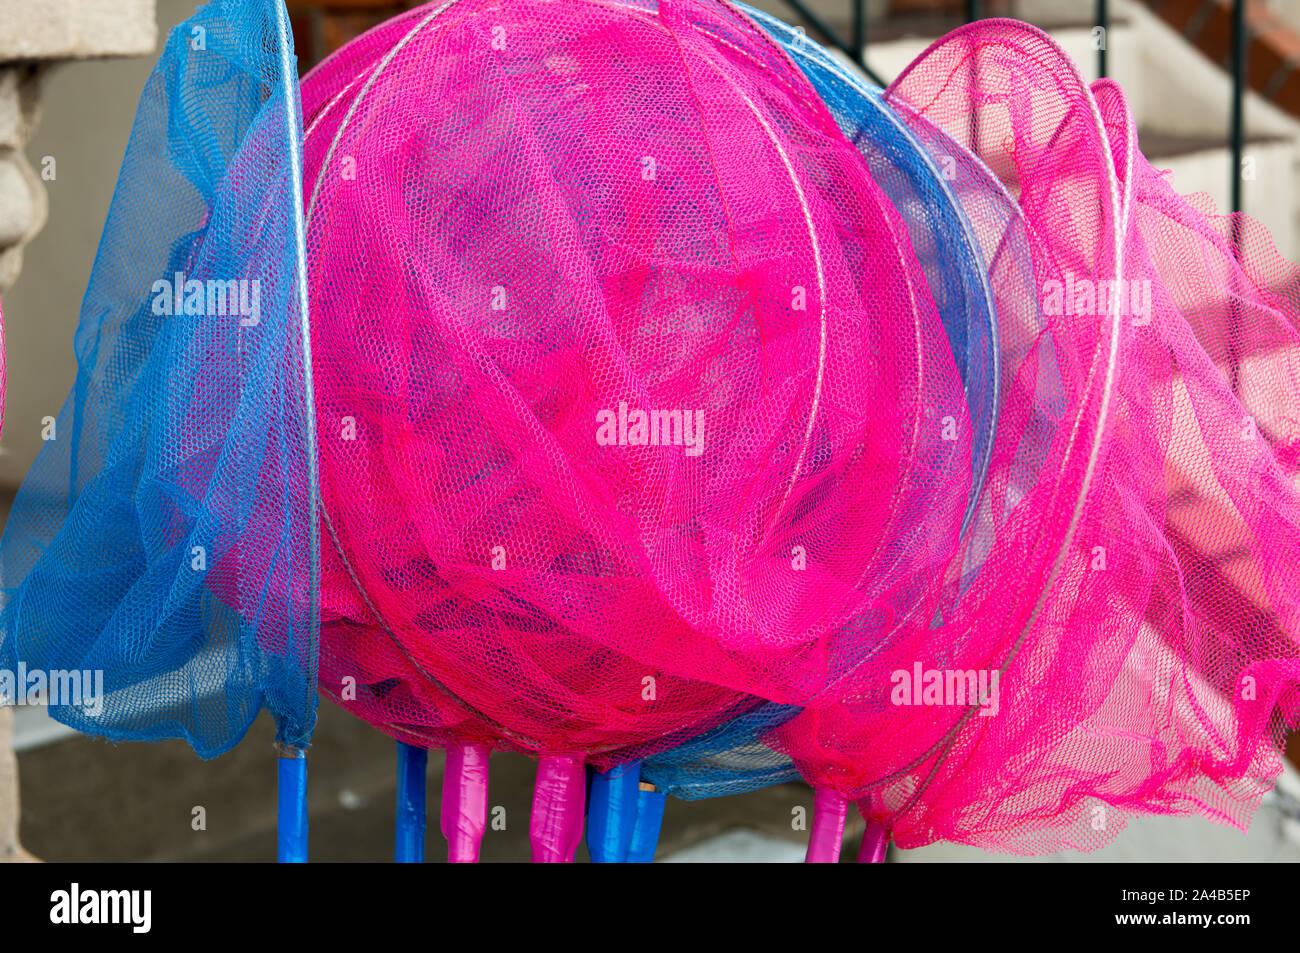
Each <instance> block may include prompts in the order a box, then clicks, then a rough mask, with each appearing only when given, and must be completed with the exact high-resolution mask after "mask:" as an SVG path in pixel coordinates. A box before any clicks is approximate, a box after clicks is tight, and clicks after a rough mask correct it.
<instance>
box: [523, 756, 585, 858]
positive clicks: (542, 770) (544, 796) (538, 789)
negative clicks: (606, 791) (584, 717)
mask: <svg viewBox="0 0 1300 953" xmlns="http://www.w3.org/2000/svg"><path fill="white" fill-rule="evenodd" d="M586 799H587V775H586V771H585V769H584V768H583V761H582V758H581V757H579V756H578V755H571V754H557V755H547V756H546V757H544V758H542V759H541V760H540V761H538V762H537V784H536V786H535V787H534V788H533V815H532V818H531V820H530V821H529V824H528V839H529V841H530V842H531V844H532V846H533V863H535V864H571V863H573V855H574V854H576V853H577V851H578V844H579V843H580V842H581V841H582V820H583V818H582V810H583V807H584V806H585V803H586Z"/></svg>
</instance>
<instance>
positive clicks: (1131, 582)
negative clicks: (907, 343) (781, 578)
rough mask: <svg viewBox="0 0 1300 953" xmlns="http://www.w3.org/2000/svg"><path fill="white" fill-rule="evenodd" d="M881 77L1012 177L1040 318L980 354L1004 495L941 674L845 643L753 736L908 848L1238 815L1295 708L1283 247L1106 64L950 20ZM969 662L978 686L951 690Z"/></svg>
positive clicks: (1291, 303) (1268, 774) (1041, 39)
mask: <svg viewBox="0 0 1300 953" xmlns="http://www.w3.org/2000/svg"><path fill="white" fill-rule="evenodd" d="M886 98H887V101H888V102H889V103H890V104H891V105H892V106H894V107H895V108H896V109H897V110H898V111H899V113H900V115H902V116H903V117H904V118H905V119H907V121H909V123H912V124H913V125H914V126H916V127H918V128H919V127H921V126H924V125H932V126H934V127H938V128H941V129H943V130H945V131H946V132H947V133H948V134H949V135H950V136H951V137H952V138H953V139H954V140H956V141H957V142H958V143H961V144H962V145H963V146H965V147H966V148H967V149H968V150H969V151H970V152H972V153H974V154H976V155H978V156H979V157H980V159H981V160H982V161H983V162H984V163H985V164H986V165H987V166H988V167H989V168H990V169H991V170H993V171H994V172H995V173H996V174H997V175H998V176H999V178H1000V179H1001V180H1002V181H1003V183H1004V184H1005V185H1006V188H1007V190H1008V193H1009V194H1010V195H1012V196H1014V197H1015V199H1016V201H1017V203H1018V205H1019V207H1020V209H1021V211H1022V212H1023V214H1024V218H1025V220H1026V223H1027V225H1028V238H1029V241H1030V244H1031V255H1030V259H1029V260H1030V261H1031V262H1032V265H1033V270H1034V281H1035V286H1036V290H1037V294H1038V296H1039V302H1040V304H1041V309H1040V313H1041V316H1042V320H1043V322H1044V324H1045V328H1044V332H1043V333H1041V334H1039V335H1036V336H1035V337H1033V338H1026V344H1027V345H1028V347H1027V348H1011V349H1010V350H1004V355H1003V357H1004V362H1003V366H1004V374H1003V380H1004V385H1005V386H1004V389H1003V403H1002V414H1001V419H1000V421H999V431H998V436H997V444H998V446H997V447H995V450H994V454H993V462H992V466H991V467H990V477H989V481H988V485H987V486H988V489H986V494H989V493H991V494H993V496H992V497H991V503H992V504H993V505H994V506H995V507H996V508H997V509H998V510H1005V511H1006V513H1007V518H1006V520H1005V522H1004V523H1003V524H1002V525H1001V526H1000V527H996V531H995V532H994V533H993V534H992V537H991V538H990V539H989V540H987V541H986V543H985V545H987V546H989V547H990V548H989V552H988V555H987V556H986V557H985V558H984V559H983V561H982V563H981V565H980V568H979V572H978V573H977V574H976V576H975V578H974V581H973V583H972V585H971V587H970V588H969V589H968V590H967V591H966V592H965V593H964V594H963V596H962V599H961V601H960V602H959V604H958V606H957V607H956V610H955V611H954V613H953V614H952V615H951V616H949V617H948V618H946V619H945V620H944V622H943V625H942V626H941V627H939V629H937V630H936V631H937V632H938V633H939V635H940V642H939V644H931V645H925V646H921V647H920V648H921V651H919V652H918V653H917V655H916V658H915V660H914V663H913V664H916V665H917V667H918V668H923V669H926V670H931V669H933V670H935V671H937V672H939V673H941V677H942V678H943V685H944V687H942V688H940V689H938V690H936V692H935V694H934V697H933V699H932V700H929V701H927V700H925V699H924V698H923V699H922V703H921V704H919V705H918V704H906V703H900V701H899V696H898V695H897V694H894V693H893V692H894V690H895V689H896V688H897V685H898V682H897V681H896V680H893V679H892V678H891V676H892V675H894V674H895V673H892V672H890V671H887V670H885V669H878V670H876V671H874V672H870V673H868V672H867V671H866V667H864V670H863V671H862V672H861V673H860V675H861V677H855V678H854V679H853V680H852V685H849V686H846V687H845V688H844V689H843V690H841V691H839V692H837V693H836V697H831V696H830V695H829V694H828V696H826V698H825V700H824V702H825V703H824V704H819V705H817V706H815V707H814V708H810V709H809V711H810V712H813V714H811V715H810V714H808V713H807V712H806V713H805V714H803V715H800V716H799V718H796V719H794V720H792V721H790V722H789V723H788V724H786V725H784V726H782V727H780V728H778V729H777V731H776V732H775V733H774V734H777V735H779V738H778V739H776V740H774V741H772V743H774V744H776V745H777V746H778V747H782V748H783V749H784V750H786V751H788V752H789V753H791V754H792V755H793V756H794V758H795V760H796V763H797V764H799V766H800V768H801V770H802V771H803V772H804V773H805V776H808V777H809V778H810V779H811V780H813V781H814V783H818V784H821V785H823V786H827V787H831V788H833V789H835V790H836V791H837V792H839V793H840V794H842V795H843V796H846V797H850V798H855V799H857V800H858V801H859V807H860V808H861V809H862V811H863V813H864V814H865V815H866V816H867V817H868V818H870V819H872V820H874V821H877V822H879V823H882V824H884V825H885V826H887V827H888V828H890V829H891V831H892V833H893V835H894V837H895V838H896V840H897V841H898V843H899V844H900V845H901V846H904V847H913V846H919V845H922V844H926V843H930V842H932V841H935V840H949V841H958V842H964V843H970V844H975V845H977V846H981V847H985V848H988V849H997V850H1004V851H1010V852H1016V853H1037V852H1044V851H1050V850H1059V849H1063V848H1074V849H1093V848H1096V847H1098V846H1101V845H1102V844H1104V843H1106V842H1108V841H1109V840H1110V839H1111V838H1113V837H1114V836H1115V835H1116V834H1117V833H1118V832H1119V831H1120V830H1122V829H1123V826H1124V821H1125V818H1126V817H1128V816H1131V815H1133V814H1137V813H1167V814H1186V813H1201V814H1203V815H1206V816H1208V817H1210V818H1212V819H1214V820H1217V821H1220V822H1229V823H1235V824H1237V825H1239V826H1244V825H1245V823H1246V822H1247V821H1248V819H1249V817H1250V815H1251V813H1252V811H1253V808H1254V806H1255V805H1257V803H1258V799H1259V797H1260V796H1261V795H1262V793H1263V792H1264V791H1265V790H1267V788H1268V786H1269V782H1270V780H1271V778H1272V777H1273V776H1274V775H1276V773H1277V772H1278V771H1279V770H1280V762H1279V757H1280V756H1279V754H1278V751H1277V747H1278V745H1279V744H1280V741H1281V736H1282V734H1283V733H1284V732H1285V731H1286V730H1287V729H1288V728H1294V727H1295V726H1296V724H1297V719H1298V718H1300V693H1298V690H1297V683H1300V662H1298V661H1297V655H1298V649H1297V641H1296V635H1297V627H1296V626H1297V615H1296V595H1297V593H1296V587H1297V583H1296V581H1295V579H1296V577H1295V573H1294V566H1295V560H1296V555H1297V545H1298V542H1300V541H1298V538H1297V529H1298V528H1300V520H1298V519H1297V515H1298V510H1297V504H1298V502H1300V501H1298V500H1297V496H1296V493H1297V489H1296V475H1297V474H1296V470H1297V459H1296V458H1297V449H1298V446H1300V445H1298V444H1297V438H1298V437H1300V434H1297V432H1296V424H1295V421H1296V420H1297V419H1300V417H1297V416H1296V408H1295V403H1296V401H1297V399H1298V396H1297V395H1300V391H1298V390H1297V388H1296V384H1297V378H1296V374H1297V370H1298V368H1297V364H1296V362H1297V359H1298V357H1297V355H1300V350H1298V349H1297V348H1296V343H1297V341H1296V334H1297V329H1296V320H1295V319H1296V310H1295V309H1296V300H1295V287H1296V284H1295V268H1294V266H1293V265H1290V264H1288V263H1285V262H1283V261H1282V260H1281V259H1280V258H1279V256H1278V255H1277V254H1276V251H1275V250H1274V249H1273V247H1272V245H1271V242H1270V241H1269V239H1268V236H1267V233H1266V232H1265V231H1264V230H1263V229H1262V228H1260V227H1259V226H1258V225H1257V224H1255V223H1253V222H1251V221H1250V220H1249V219H1247V218H1245V217H1244V216H1229V217H1220V216H1218V215H1217V214H1215V212H1214V210H1213V209H1212V208H1211V207H1210V206H1209V204H1208V203H1207V202H1205V201H1204V200H1203V199H1201V198H1197V197H1194V198H1192V199H1184V198H1181V197H1179V196H1178V195H1177V194H1176V193H1175V192H1174V191H1173V189H1172V187H1171V185H1170V183H1169V182H1168V181H1167V178H1166V177H1164V176H1161V175H1159V174H1157V173H1155V172H1154V171H1153V170H1152V169H1151V167H1150V165H1149V164H1148V163H1147V162H1146V160H1145V159H1144V158H1142V156H1141V154H1140V153H1138V152H1137V151H1136V148H1135V147H1136V134H1135V132H1134V129H1133V125H1132V120H1131V117H1130V116H1129V114H1128V110H1127V107H1126V105H1125V104H1124V102H1123V97H1122V94H1121V93H1120V91H1119V89H1118V87H1116V86H1114V84H1110V83H1101V84H1098V85H1097V86H1096V87H1095V94H1094V91H1093V90H1090V89H1088V88H1087V87H1086V86H1085V85H1084V84H1083V83H1082V81H1081V80H1080V79H1079V77H1078V75H1077V73H1076V72H1075V71H1074V68H1073V66H1072V65H1071V63H1070V61H1069V60H1068V58H1067V57H1066V56H1065V55H1064V54H1063V53H1062V52H1061V51H1060V50H1059V49H1058V48H1057V47H1056V46H1055V44H1054V43H1052V41H1051V40H1050V39H1049V38H1048V37H1047V36H1046V35H1044V34H1042V33H1041V32H1040V31H1037V30H1035V29H1034V28H1032V27H1029V26H1026V25H1024V24H1020V23H1016V22H1014V21H996V20H995V21H982V22H980V23H978V24H976V25H972V26H969V27H966V28H963V29H961V30H958V31H956V32H954V33H953V34H950V35H949V36H948V37H947V38H945V39H944V40H942V41H940V42H938V43H936V44H935V45H934V46H932V47H931V48H930V50H928V51H927V52H926V53H925V54H924V55H923V56H922V57H920V58H919V59H918V60H917V61H916V62H915V63H913V64H912V66H911V67H909V69H908V70H907V71H905V72H904V74H903V75H902V76H900V78H899V79H898V80H897V81H896V82H895V83H894V84H893V85H892V86H891V87H890V89H889V90H888V91H887V96H886ZM1111 279H1120V280H1119V281H1118V282H1117V283H1116V282H1112V281H1111ZM994 287H995V293H996V292H997V291H998V282H997V281H995V282H994ZM1025 313H1026V314H1030V313H1032V312H1030V311H1029V310H1028V309H1026V312H1025ZM999 317H1000V319H1004V318H1005V315H1004V314H1003V313H1002V311H1001V310H1000V311H999ZM1002 324H1003V325H1005V324H1006V322H1005V320H1004V321H1003V322H1002ZM1000 329H1001V328H1000ZM1003 337H1004V340H1005V339H1006V335H1005V334H1003ZM1048 357H1050V359H1049V360H1045V358H1048ZM1022 435H1023V437H1024V438H1026V439H1025V443H1024V445H1025V446H1029V447H1031V448H1035V449H1034V451H1033V452H1032V453H1031V454H1029V455H1028V456H1027V458H1025V459H1020V460H1017V459H1016V455H1015V452H1016V451H1017V449H1018V448H1019V447H1020V446H1021V444H1020V442H1019V440H1018V439H1017V440H1016V442H1014V443H1011V444H1007V443H1006V441H1007V439H1008V438H1012V437H1013V436H1015V437H1017V438H1019V437H1020V436H1022ZM1044 437H1046V438H1047V439H1046V440H1044ZM1003 448H1004V449H1003ZM1037 448H1045V449H1046V452H1045V453H1041V454H1040V453H1039V452H1038V449H1037ZM907 668H908V669H910V668H911V666H910V665H909V666H908V667H907ZM980 671H983V672H984V673H986V674H989V675H991V674H992V673H996V674H997V675H998V676H999V685H998V691H997V693H996V696H992V695H990V696H987V697H984V698H981V699H980V703H978V704H975V703H970V702H969V700H967V703H965V704H953V699H951V698H948V697H946V695H945V694H944V692H945V691H947V690H948V689H947V687H946V686H948V685H951V684H952V681H951V680H949V679H948V678H947V675H948V673H953V672H957V673H965V672H973V673H976V674H978V673H979V672H980ZM994 697H995V698H996V700H995V703H994V704H992V705H989V704H985V702H989V701H994ZM769 740H771V739H769ZM876 752H878V753H876ZM1098 812H1101V813H1100V815H1099V813H1098ZM1099 816H1101V817H1103V818H1104V821H1105V822H1104V823H1101V824H1098V823H1097V818H1098V817H1099Z"/></svg>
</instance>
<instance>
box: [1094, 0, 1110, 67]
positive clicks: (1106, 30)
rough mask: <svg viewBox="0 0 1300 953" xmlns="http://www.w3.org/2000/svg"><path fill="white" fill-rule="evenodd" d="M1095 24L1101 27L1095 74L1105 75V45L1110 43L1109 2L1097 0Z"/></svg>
mask: <svg viewBox="0 0 1300 953" xmlns="http://www.w3.org/2000/svg"><path fill="white" fill-rule="evenodd" d="M1097 26H1099V27H1101V49H1099V50H1097V75H1098V76H1101V77H1103V78H1104V77H1105V76H1106V47H1107V46H1109V45H1110V4H1109V3H1107V2H1106V0H1097Z"/></svg>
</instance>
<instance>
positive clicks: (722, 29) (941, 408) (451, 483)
mask: <svg viewBox="0 0 1300 953" xmlns="http://www.w3.org/2000/svg"><path fill="white" fill-rule="evenodd" d="M303 104H304V115H305V119H306V125H307V133H306V143H305V152H306V158H305V167H306V183H305V188H306V194H307V204H308V254H309V258H310V262H311V295H312V298H311V307H312V322H313V342H312V344H313V354H314V372H315V386H316V395H317V406H318V413H319V433H320V467H321V485H322V504H323V511H324V522H323V527H322V534H321V536H322V564H323V570H322V590H323V594H322V603H323V615H324V624H323V626H322V635H321V643H322V644H321V662H320V683H321V687H322V690H323V691H324V692H325V694H327V695H328V696H330V697H332V698H334V699H335V700H336V701H337V702H339V703H340V704H341V705H343V706H344V707H345V708H347V709H348V710H349V711H351V712H353V713H354V714H356V715H358V716H359V717H361V718H363V719H365V720H367V721H368V722H370V723H372V724H374V725H376V726H377V727H378V728H380V729H381V730H383V731H385V732H387V733H389V734H391V735H393V736H395V737H398V738H400V739H403V740H406V741H408V742H411V743H415V744H420V745H423V746H426V747H428V746H445V745H465V744H470V743H473V744H482V745H487V746H490V747H494V748H511V749H515V750H520V751H524V752H527V753H529V754H534V755H548V756H559V755H564V756H577V757H578V758H579V759H586V760H587V761H588V762H589V763H594V764H596V765H598V766H601V767H605V766H608V765H611V764H614V763H617V762H619V761H621V760H624V759H631V758H635V757H639V756H641V755H643V754H645V753H647V752H649V751H653V750H656V749H657V748H659V747H664V746H668V745H670V744H673V743H676V742H678V741H680V740H681V739H682V738H683V737H689V736H690V734H691V733H693V732H698V731H702V730H704V729H706V728H708V727H710V726H712V725H714V724H716V723H717V722H718V720H719V719H721V718H724V717H727V716H729V715H731V714H733V713H735V712H736V711H737V710H742V709H744V708H746V707H748V706H752V705H753V704H755V703H756V699H758V698H763V699H770V700H772V701H776V702H780V703H793V704H804V703H807V702H809V701H810V700H812V699H814V698H816V697H818V696H819V695H820V694H821V693H822V692H823V691H824V690H825V689H826V687H827V685H828V684H831V683H834V682H835V681H836V680H838V679H839V678H840V677H842V676H843V675H845V674H846V673H848V672H849V671H851V670H852V669H853V667H854V666H855V665H856V664H857V662H858V661H859V659H860V657H861V656H862V654H863V653H864V652H866V651H868V650H870V649H871V648H872V647H873V646H874V645H875V644H876V642H877V641H879V640H880V639H882V638H883V636H884V634H886V633H887V632H889V631H891V630H893V629H895V628H899V627H903V626H905V625H906V624H907V623H908V620H925V621H928V620H929V619H930V618H931V617H932V616H933V614H934V611H935V609H936V607H937V606H938V604H939V600H940V596H941V590H942V587H943V584H944V567H945V566H946V565H948V563H949V562H950V561H951V559H952V556H953V552H954V549H955V546H956V540H957V536H958V531H959V528H960V525H961V521H962V516H963V514H964V511H965V509H966V505H967V497H968V494H969V484H970V473H971V461H970V442H969V441H970V437H969V435H970V430H971V428H970V426H969V422H968V420H967V415H966V411H965V404H964V397H963V394H962V386H961V381H960V379H959V377H958V375H957V372H956V368H955V366H954V364H953V360H952V354H951V350H950V348H949V345H948V343H947V339H946V337H945V334H944V331H943V328H942V325H941V323H940V321H939V319H938V316H937V314H936V311H935V307H934V303H933V301H932V300H931V298H930V295H929V291H928V289H927V286H926V281H925V277H924V274H923V273H922V271H921V269H920V266H919V265H918V263H917V260H916V256H915V254H914V253H913V250H912V248H911V246H910V244H909V241H908V238H907V235H908V233H907V229H906V227H905V226H904V224H903V222H902V221H901V219H900V218H899V215H898V213H897V211H896V210H895V209H894V208H893V207H892V206H891V205H890V204H889V202H888V201H887V199H886V198H885V197H884V195H883V194H882V193H881V191H880V190H879V188H878V187H877V186H876V184H875V183H874V182H873V180H872V178H871V176H870V174H869V172H868V170H867V169H866V168H865V167H864V166H863V163H862V161H861V158H860V155H859V153H858V151H857V150H856V149H855V148H854V147H853V146H852V145H851V144H849V143H847V142H846V141H845V140H844V138H843V136H842V134H841V133H840V131H839V129H838V127H837V126H836V124H835V122H834V120H833V119H832V118H831V116H830V115H829V114H828V113H827V112H826V110H825V108H824V107H823V106H822V105H821V103H820V102H819V101H817V100H816V97H815V95H814V94H813V92H812V90H811V88H810V87H809V86H808V84H807V81H806V80H805V79H804V77H803V76H802V74H800V73H799V72H798V70H797V69H795V68H794V67H793V65H792V64H790V63H789V61H788V60H787V59H786V58H785V56H784V54H783V53H781V51H780V50H779V49H778V48H776V47H774V46H773V45H772V44H771V43H770V41H768V40H767V39H766V37H765V36H764V35H763V34H762V33H761V32H760V31H759V30H758V29H757V28H756V27H754V26H753V25H752V24H751V23H750V22H749V21H748V20H747V19H745V18H743V17H742V16H740V15H739V14H738V13H736V12H735V11H733V10H732V9H731V8H729V7H727V6H726V5H724V4H722V3H716V2H705V0H674V2H672V3H668V2H664V3H661V4H654V3H631V4H606V3H599V2H595V0H560V2H556V0H547V2H542V0H511V2H508V3H502V2H489V0H458V2H453V3H450V4H444V5H441V6H435V5H432V4H431V5H429V6H426V7H423V8H420V9H419V10H416V11H412V12H411V13H409V14H407V15H405V16H403V17H401V18H399V19H398V20H394V21H390V22H389V23H387V24H385V25H384V26H382V27H381V28H379V29H378V30H376V31H373V32H372V33H370V34H368V35H366V36H365V37H362V38H360V39H359V40H358V41H356V42H355V43H354V44H352V45H350V46H349V47H348V48H347V49H345V50H344V51H341V52H340V53H339V54H337V55H336V56H334V57H332V58H331V59H330V60H328V61H327V62H326V63H324V64H322V66H321V67H319V68H318V69H317V70H316V71H314V72H313V73H312V74H311V75H309V76H308V77H307V78H306V79H305V80H304V90H303ZM353 689H355V691H353Z"/></svg>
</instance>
